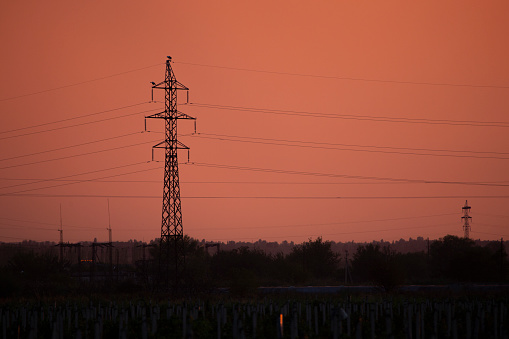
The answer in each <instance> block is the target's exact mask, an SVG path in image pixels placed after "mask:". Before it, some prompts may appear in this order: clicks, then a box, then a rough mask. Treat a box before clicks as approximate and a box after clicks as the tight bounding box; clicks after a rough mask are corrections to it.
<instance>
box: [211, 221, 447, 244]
mask: <svg viewBox="0 0 509 339" xmlns="http://www.w3.org/2000/svg"><path fill="white" fill-rule="evenodd" d="M444 226H450V223H447V224H439V225H426V226H414V227H400V228H386V229H377V230H364V231H350V232H336V233H325V234H323V233H322V234H302V235H288V234H287V235H284V237H285V238H301V237H306V238H309V237H323V236H331V235H348V234H362V233H374V232H388V231H401V230H408V229H416V228H433V227H444ZM256 237H260V236H259V235H257V236H256ZM281 237H283V236H281V235H280V236H263V238H264V239H271V238H272V239H276V238H281ZM223 239H225V238H212V239H208V240H209V241H212V240H214V241H222V240H223ZM235 239H237V240H239V239H253V237H235ZM260 239H261V237H260Z"/></svg>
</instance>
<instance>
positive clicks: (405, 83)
mask: <svg viewBox="0 0 509 339" xmlns="http://www.w3.org/2000/svg"><path fill="white" fill-rule="evenodd" d="M174 63H176V64H182V65H191V66H200V67H210V68H218V69H228V70H233V71H243V72H255V73H266V74H276V75H290V76H298V77H309V78H319V79H336V80H350V81H363V82H375V83H390V84H402V85H425V86H448V87H471V88H498V89H507V88H509V86H500V85H474V84H454V83H441V82H420V81H401V80H383V79H369V78H355V77H340V76H333V75H316V74H304V73H290V72H279V71H267V70H260V69H250V68H239V67H227V66H217V65H207V64H198V63H192V62H181V61H174Z"/></svg>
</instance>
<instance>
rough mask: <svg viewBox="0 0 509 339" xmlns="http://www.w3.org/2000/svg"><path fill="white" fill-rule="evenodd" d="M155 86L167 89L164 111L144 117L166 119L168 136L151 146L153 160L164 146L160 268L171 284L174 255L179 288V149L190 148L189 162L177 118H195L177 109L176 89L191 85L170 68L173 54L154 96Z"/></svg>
mask: <svg viewBox="0 0 509 339" xmlns="http://www.w3.org/2000/svg"><path fill="white" fill-rule="evenodd" d="M154 89H163V90H164V111H163V112H161V113H156V114H153V115H150V116H147V117H145V119H147V118H152V119H163V120H164V131H165V139H164V141H162V142H160V143H158V144H157V145H155V146H153V147H152V160H153V159H154V148H162V149H164V185H163V208H162V222H161V239H160V250H161V253H160V256H159V268H160V274H161V278H162V279H163V282H164V283H165V284H166V286H169V284H170V258H171V257H172V255H173V264H174V270H175V271H174V275H175V277H174V278H175V280H174V284H175V285H174V288H175V290H177V289H178V288H179V285H180V284H181V280H182V279H183V277H184V270H185V250H184V229H183V227H182V208H181V202H180V183H179V170H178V158H177V150H179V149H186V150H187V151H188V161H189V147H187V146H186V145H184V144H183V143H181V142H180V141H178V140H177V120H178V119H190V120H196V119H195V118H193V117H191V116H189V115H187V114H185V113H182V112H180V111H178V110H177V91H178V90H185V91H188V90H189V88H187V87H186V86H184V85H182V84H181V83H180V82H178V81H177V79H176V78H175V74H173V69H172V67H171V57H169V56H168V57H167V59H166V72H165V78H164V81H161V82H160V83H158V84H156V83H152V98H153V97H154V95H153V92H154ZM188 98H189V96H188ZM195 129H196V124H195ZM145 130H146V120H145ZM171 252H173V253H171Z"/></svg>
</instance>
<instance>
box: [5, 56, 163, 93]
mask: <svg viewBox="0 0 509 339" xmlns="http://www.w3.org/2000/svg"><path fill="white" fill-rule="evenodd" d="M160 65H162V64H161V63H158V64H155V65H150V66H145V67H141V68H136V69H132V70H128V71H124V72H120V73H115V74H110V75H106V76H103V77H100V78H95V79H91V80H85V81H81V82H77V83H74V84H68V85H63V86H59V87H54V88H49V89H45V90H42V91H38V92H32V93H25V94H21V95H17V96H13V97H9V98H3V99H0V101H7V100H14V99H19V98H24V97H28V96H32V95H37V94H42V93H47V92H51V91H57V90H60V89H64V88H69V87H74V86H79V85H83V84H88V83H91V82H95V81H100V80H105V79H109V78H113V77H116V76H119V75H124V74H127V73H132V72H138V71H141V70H144V69H147V68H152V67H156V66H160Z"/></svg>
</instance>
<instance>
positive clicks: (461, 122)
mask: <svg viewBox="0 0 509 339" xmlns="http://www.w3.org/2000/svg"><path fill="white" fill-rule="evenodd" d="M189 104H190V105H193V106H197V107H203V108H212V109H220V110H221V109H222V110H231V111H242V112H252V113H263V114H276V115H291V116H303V117H312V118H329V119H347V120H362V121H379V122H397V123H409V124H431V125H452V126H476V127H503V128H507V127H509V122H505V121H473V120H439V119H424V118H422V119H415V118H394V117H386V116H370V115H354V114H332V113H323V112H309V111H293V110H281V109H268V108H256V107H244V106H227V105H216V104H206V103H196V102H194V103H189Z"/></svg>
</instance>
